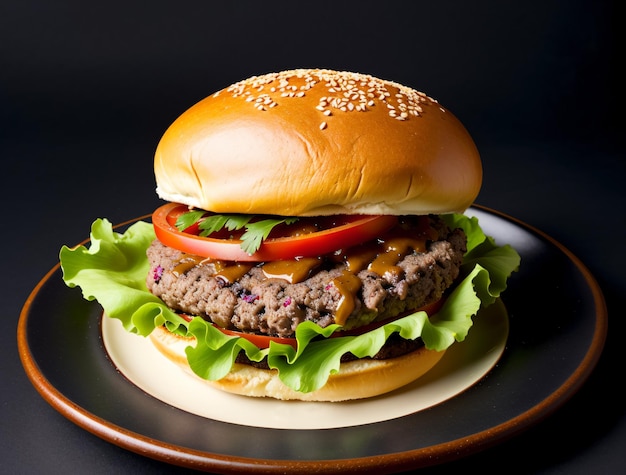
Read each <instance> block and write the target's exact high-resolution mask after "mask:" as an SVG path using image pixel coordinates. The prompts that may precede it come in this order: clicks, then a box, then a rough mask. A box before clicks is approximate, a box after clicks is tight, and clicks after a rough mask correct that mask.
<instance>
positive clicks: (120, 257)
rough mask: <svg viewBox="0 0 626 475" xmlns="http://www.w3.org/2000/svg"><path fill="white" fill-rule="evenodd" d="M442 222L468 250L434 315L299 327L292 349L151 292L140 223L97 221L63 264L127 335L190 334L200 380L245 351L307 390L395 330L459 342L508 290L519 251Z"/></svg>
mask: <svg viewBox="0 0 626 475" xmlns="http://www.w3.org/2000/svg"><path fill="white" fill-rule="evenodd" d="M444 219H446V221H447V223H448V224H449V225H450V226H452V227H461V228H463V230H464V231H465V232H466V234H467V236H468V251H467V253H466V256H465V258H464V262H463V268H462V273H463V276H464V277H463V279H462V281H461V282H460V283H459V284H458V285H457V287H456V288H455V289H454V291H453V292H452V293H451V294H450V296H449V297H448V298H447V300H446V303H445V304H444V306H443V307H442V308H441V309H440V310H439V311H438V312H437V313H436V314H435V315H427V314H426V313H425V312H423V311H420V312H415V313H413V314H411V315H408V316H405V317H403V318H400V319H398V320H395V321H393V322H391V323H387V324H385V325H383V326H381V327H379V328H377V329H375V330H372V331H370V332H368V333H365V334H362V335H358V336H339V337H332V338H328V337H330V336H331V334H333V333H334V332H335V331H336V330H338V329H339V328H340V326H339V325H330V326H328V327H326V328H321V327H320V326H319V325H316V324H315V323H313V322H303V323H301V324H300V325H298V328H297V330H296V340H297V349H294V348H293V347H292V346H291V345H285V344H280V343H275V342H272V343H271V344H270V346H269V348H265V349H259V348H258V347H256V346H255V345H254V344H253V343H251V342H250V341H248V340H246V339H244V338H240V337H237V336H229V335H225V334H224V333H222V332H221V331H219V330H218V329H217V328H215V327H213V326H212V325H211V324H210V323H208V322H207V321H205V320H204V319H202V318H200V317H195V318H194V319H192V320H191V322H187V321H186V320H184V319H183V318H181V317H180V316H179V315H177V314H176V313H175V312H173V311H172V310H170V309H169V308H168V307H167V306H166V305H165V304H164V303H163V302H162V301H161V300H160V299H159V298H157V297H155V296H154V295H152V294H151V293H150V292H149V291H148V289H147V287H146V284H145V278H146V275H147V274H148V272H150V269H149V265H148V260H147V258H146V250H147V248H148V246H149V245H150V243H151V242H152V240H153V239H155V235H154V230H153V227H152V225H151V224H149V223H146V222H142V221H140V222H137V223H135V224H133V225H132V226H130V227H129V228H128V229H127V230H126V232H124V233H123V234H120V233H117V232H115V231H114V230H113V226H112V225H111V223H110V222H109V221H108V220H106V219H98V220H96V221H95V222H94V223H93V225H92V228H91V233H90V247H89V248H87V247H86V246H84V245H81V246H77V247H75V248H69V247H67V246H63V247H62V249H61V251H60V261H61V269H62V272H63V280H64V281H65V283H66V284H67V285H68V286H69V287H76V286H79V287H80V288H81V290H82V294H83V297H84V298H85V299H87V300H97V301H98V303H99V304H100V305H101V306H102V308H103V309H104V312H105V314H106V315H107V316H108V317H111V318H117V319H119V320H120V321H121V322H122V324H123V326H124V328H125V329H126V330H127V331H130V332H133V333H137V334H139V335H142V336H147V335H149V334H150V333H151V332H152V330H153V329H154V328H156V327H157V326H160V325H166V326H167V328H168V329H169V330H170V331H173V332H176V333H179V334H181V335H188V336H194V337H195V339H196V344H195V346H189V347H188V348H187V349H186V353H187V359H188V361H189V365H190V367H191V368H192V370H193V371H194V372H195V373H196V374H198V375H199V376H200V377H202V378H205V379H209V380H216V379H220V378H222V377H224V376H225V375H226V374H228V372H229V371H230V370H231V368H232V365H233V364H234V361H235V358H236V356H237V354H239V352H240V351H244V352H245V354H246V356H247V357H248V358H249V359H250V360H252V361H261V360H262V359H263V358H265V357H267V361H268V364H269V366H270V367H271V368H274V369H276V370H277V371H278V372H279V376H280V379H281V381H283V382H284V383H285V384H286V385H287V386H289V387H290V388H292V389H294V390H297V391H302V392H310V391H314V390H316V389H319V388H320V387H322V386H323V385H324V384H325V383H326V381H327V379H328V377H329V376H330V375H331V374H333V373H335V372H336V371H338V370H339V364H340V359H341V356H342V355H344V354H345V353H348V352H350V353H353V354H354V355H356V356H357V357H365V356H373V355H375V354H376V353H377V352H378V351H379V350H380V348H381V347H382V346H383V345H384V343H385V341H386V340H387V338H388V337H389V336H390V335H391V334H393V333H399V334H400V336H401V337H402V338H405V339H410V340H412V339H415V338H422V340H423V341H424V344H425V345H426V347H427V348H429V349H433V350H437V351H442V350H445V349H446V348H448V347H449V346H450V345H452V344H453V343H454V342H455V341H463V340H464V339H465V337H466V336H467V334H468V332H469V330H470V328H471V327H472V324H473V320H472V319H473V317H474V316H475V315H476V314H477V312H478V310H479V309H480V307H481V306H488V305H490V304H492V303H493V302H494V301H495V300H496V299H497V298H498V297H499V296H500V294H501V293H502V292H503V291H504V290H505V289H506V282H507V279H508V277H509V276H510V275H511V273H512V272H514V271H516V270H517V268H518V267H519V263H520V256H519V254H518V253H517V252H516V251H515V250H514V249H513V248H512V247H511V246H509V245H505V246H498V245H496V244H495V242H494V240H493V239H492V238H491V237H488V236H485V234H484V233H483V231H482V230H481V229H480V226H479V225H478V220H477V219H476V218H469V217H467V216H465V215H460V214H455V215H445V216H444ZM319 336H322V337H324V338H321V339H320V338H318V337H319Z"/></svg>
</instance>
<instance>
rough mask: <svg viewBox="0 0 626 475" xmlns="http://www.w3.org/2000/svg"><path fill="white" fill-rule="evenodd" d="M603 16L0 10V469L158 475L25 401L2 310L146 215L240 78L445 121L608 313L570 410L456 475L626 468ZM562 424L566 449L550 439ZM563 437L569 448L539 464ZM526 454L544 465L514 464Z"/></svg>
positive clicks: (489, 7)
mask: <svg viewBox="0 0 626 475" xmlns="http://www.w3.org/2000/svg"><path fill="white" fill-rule="evenodd" d="M617 7H618V2H616V1H615V2H611V1H607V0H604V1H591V0H587V1H580V0H579V1H565V0H563V1H554V0H552V1H551V0H547V1H526V2H507V1H497V0H485V1H476V2H464V1H451V0H448V1H446V0H442V1H438V2H423V1H413V2H410V1H404V2H400V1H396V2H392V1H387V2H381V1H377V2H374V1H370V0H362V1H343V2H342V1H339V0H335V1H326V0H318V1H316V2H294V1H290V2H286V1H281V0H278V1H274V2H252V1H231V2H209V1H199V0H193V1H192V0H179V1H176V2H174V1H164V0H154V1H150V2H132V1H124V2H120V1H117V0H114V1H107V2H84V1H78V0H73V1H72V0H60V1H54V2H52V1H43V0H22V1H14V2H7V1H4V2H2V3H0V154H1V155H0V156H1V158H2V166H3V167H4V171H3V172H2V174H1V180H2V181H1V183H2V191H3V193H4V197H5V203H4V213H3V215H4V219H3V220H2V237H1V238H0V239H2V243H3V244H4V246H3V248H4V249H5V253H6V256H5V258H6V259H7V260H8V262H7V263H5V265H7V269H6V272H4V273H3V275H2V293H3V298H4V299H5V300H6V304H5V306H4V309H3V310H2V311H1V314H2V321H3V324H4V326H5V328H6V329H7V332H5V334H3V335H2V345H1V346H0V347H1V348H2V358H1V359H0V362H1V363H0V365H1V368H2V374H1V378H2V380H3V381H2V382H3V386H2V389H1V391H0V394H2V402H1V404H0V408H1V411H2V423H1V425H0V427H2V430H1V432H0V437H1V439H0V442H1V444H2V450H3V452H2V464H4V465H5V466H7V467H8V468H9V469H12V470H9V471H12V472H14V473H20V472H22V473H30V472H32V471H35V470H38V471H43V472H44V473H45V472H54V471H55V467H58V468H59V470H60V471H67V470H70V469H72V468H73V469H76V470H77V471H79V472H81V471H87V470H89V471H91V472H94V473H106V472H108V471H109V470H110V469H111V466H115V464H119V467H121V468H123V469H126V470H128V471H130V470H133V471H135V472H137V473H140V472H143V473H148V472H154V471H165V470H167V469H168V467H167V466H164V465H162V464H158V463H156V462H153V461H151V460H148V459H144V458H142V457H139V456H135V455H134V454H130V453H126V452H124V451H121V450H117V449H116V448H115V447H113V446H111V445H110V444H108V443H106V442H101V441H100V440H98V439H96V438H94V437H92V436H87V435H86V434H85V435H83V431H82V430H80V429H78V428H76V427H75V426H74V425H73V424H71V423H70V422H67V421H66V420H65V419H63V418H62V417H61V416H59V415H57V414H56V413H55V412H54V411H53V410H52V409H51V408H50V407H48V406H47V405H46V404H45V402H43V401H42V400H41V399H40V398H39V396H38V395H37V394H36V392H35V391H34V390H33V388H32V387H31V386H30V384H29V382H28V380H27V379H26V377H25V375H24V373H23V370H22V369H21V365H20V363H19V359H18V356H17V351H16V345H15V331H14V330H15V327H16V325H17V318H18V315H19V310H20V308H21V305H22V303H23V302H24V300H25V299H26V297H27V295H28V293H29V292H30V290H31V289H32V287H33V286H34V285H35V284H36V283H37V281H38V280H39V278H41V277H42V276H43V274H44V273H45V272H46V271H47V270H48V269H49V268H50V267H52V266H53V265H54V264H55V263H56V260H57V252H58V249H59V248H60V246H61V245H62V244H74V243H76V242H79V241H81V240H82V239H84V238H85V237H86V234H87V230H88V229H89V225H90V223H91V221H92V220H93V219H94V217H97V216H106V217H109V218H110V219H111V220H112V221H113V222H120V221H123V220H126V219H130V218H134V217H136V216H139V215H142V214H144V213H146V212H149V211H150V210H151V209H152V207H153V205H156V204H158V203H159V201H158V200H157V198H156V196H155V195H154V182H153V176H152V169H151V168H152V154H153V152H154V148H155V147H156V143H157V141H158V139H159V137H160V136H161V134H162V133H163V131H164V130H165V128H166V127H167V126H168V125H169V123H170V122H171V121H172V120H174V119H175V118H176V117H177V116H178V115H179V114H180V113H181V112H182V111H184V110H185V109H186V108H187V107H189V106H191V105H192V104H193V103H195V102H197V101H198V100H200V99H202V98H203V97H205V96H206V95H208V94H210V93H212V92H213V91H215V90H217V89H219V88H222V87H225V86H227V85H228V84H230V83H232V82H234V81H237V80H240V79H243V78H245V77H248V76H251V75H255V74H262V73H265V72H270V71H277V70H282V69H289V68H298V67H324V68H334V69H346V70H354V71H359V72H364V73H370V74H373V75H376V76H380V77H383V78H386V79H392V80H395V81H398V82H401V83H404V84H406V85H409V86H412V87H415V88H417V89H419V90H423V91H425V92H427V93H428V94H429V95H431V96H433V97H435V98H437V99H438V100H439V101H440V102H441V103H442V104H444V105H445V106H446V107H448V108H449V109H451V110H452V111H453V112H454V113H455V115H457V116H458V117H459V118H460V119H461V120H462V121H463V122H464V123H465V125H466V126H467V128H468V129H469V131H470V132H471V133H472V135H473V136H474V139H475V141H476V143H477V145H478V147H479V149H480V150H481V154H482V156H483V161H484V166H485V180H484V185H483V190H482V191H481V194H480V195H479V199H478V200H477V201H478V203H480V204H484V205H487V206H489V207H492V208H495V209H498V210H501V211H503V212H506V213H508V214H511V215H513V216H515V217H518V218H520V219H522V220H524V221H526V222H528V223H530V224H532V225H534V226H536V227H539V228H540V229H542V230H544V231H546V232H548V234H550V235H552V236H554V237H555V238H557V239H558V240H559V241H561V242H563V243H564V244H565V245H566V246H568V247H570V248H571V249H572V250H573V251H574V252H575V253H576V254H578V255H580V256H581V258H583V260H584V261H585V262H586V263H587V264H588V266H589V267H590V268H591V270H592V272H594V274H595V275H596V276H597V278H598V280H599V281H600V283H601V285H602V286H603V289H604V291H605V295H606V296H607V302H608V304H609V311H610V315H611V316H613V315H615V314H617V315H616V316H615V317H614V318H613V320H612V321H611V325H612V326H611V332H610V336H609V344H610V345H608V346H607V351H606V354H607V355H609V356H605V357H604V358H603V364H602V365H601V366H600V367H599V369H598V371H597V374H598V375H597V376H594V378H592V381H590V383H589V384H588V385H587V386H586V387H585V391H584V392H583V393H582V395H581V396H579V397H578V398H577V399H575V401H573V403H572V405H570V406H567V407H566V408H564V410H563V411H561V412H559V413H558V414H557V415H555V416H554V417H553V418H552V419H551V421H552V422H550V421H549V422H546V424H547V425H543V426H541V427H540V428H539V429H537V430H535V431H531V432H530V434H528V435H526V436H522V437H521V438H520V439H519V440H518V441H516V442H515V443H512V444H508V445H505V446H504V447H503V448H502V449H501V450H500V451H492V452H490V453H488V455H487V456H486V457H484V458H480V457H478V458H474V459H470V460H468V461H466V462H465V463H466V464H471V463H473V464H474V465H473V467H481V468H482V469H484V468H485V467H486V462H487V461H488V460H494V461H495V462H497V463H498V464H501V463H503V460H502V459H503V458H516V459H519V460H520V462H518V465H517V466H518V467H519V471H520V473H521V472H542V473H588V472H589V470H590V469H592V468H598V467H601V468H604V469H605V470H604V471H605V472H606V473H611V471H612V470H615V469H616V468H617V467H622V468H623V467H624V466H626V461H625V459H624V457H625V456H624V453H623V451H622V449H621V448H622V447H623V445H624V442H626V440H625V434H626V427H625V426H626V422H624V417H623V414H624V412H623V409H622V404H621V403H620V402H619V397H618V395H617V394H616V393H614V392H613V391H612V383H613V376H612V374H613V373H612V371H613V364H614V363H613V361H616V360H617V358H621V359H622V361H623V357H621V356H618V355H619V353H618V351H617V348H618V346H619V344H618V343H617V342H616V340H615V339H616V338H619V336H613V335H619V334H620V332H623V330H624V324H623V323H622V322H621V321H620V320H619V318H620V314H621V313H623V311H622V310H621V309H623V308H624V307H623V305H622V304H623V303H624V299H623V297H622V295H623V292H624V291H626V288H625V285H624V279H623V277H622V276H623V269H622V267H623V264H624V261H625V259H624V252H623V251H622V250H621V248H619V244H618V245H617V246H615V245H614V243H615V240H616V239H617V240H618V241H622V240H623V239H624V238H625V237H626V222H625V220H624V218H623V215H622V214H620V210H621V209H622V205H623V203H624V198H625V194H624V190H623V186H622V181H623V179H624V178H625V177H626V167H625V165H624V158H625V157H624V140H623V135H624V134H623V126H624V120H623V112H622V111H623V107H624V92H623V84H624V76H623V74H622V73H621V64H620V63H621V62H622V59H623V56H624V54H623V49H621V47H620V46H619V45H620V39H623V38H621V37H623V35H622V34H621V33H620V29H621V27H622V25H621V23H622V22H621V19H620V16H619V14H618V8H617ZM596 240H598V241H596ZM616 247H617V249H616V250H613V248H616ZM7 249H8V251H7ZM530 298H538V299H540V298H545V297H536V296H531V297H530ZM9 330H10V331H9ZM611 343H612V344H611ZM5 382H6V384H4V383H5ZM591 408H593V409H591ZM571 423H574V424H579V425H578V426H577V427H578V431H574V432H571V431H566V430H564V429H563V427H564V426H568V425H569V424H571ZM581 428H582V429H583V430H580V429H581ZM560 438H563V439H564V441H565V442H564V445H565V446H569V447H570V448H569V449H561V450H557V449H556V448H555V447H554V446H553V444H554V440H555V439H560ZM64 440H66V442H65V443H64ZM516 444H519V447H520V448H521V449H520V450H517V449H516V448H515V447H516ZM548 446H549V447H550V448H548ZM527 451H532V452H535V453H539V454H541V457H543V459H545V460H547V461H546V462H540V461H539V460H538V459H539V457H537V458H534V457H530V458H526V457H523V455H524V454H523V453H522V452H527ZM53 460H54V461H55V462H54V463H52V461H53ZM55 464H56V465H55ZM470 466H472V465H470ZM455 467H456V468H459V467H463V465H462V464H461V465H456V466H455ZM448 468H450V467H448ZM515 472H516V470H515V469H511V473H515Z"/></svg>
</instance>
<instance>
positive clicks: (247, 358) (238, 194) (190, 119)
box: [60, 69, 519, 401]
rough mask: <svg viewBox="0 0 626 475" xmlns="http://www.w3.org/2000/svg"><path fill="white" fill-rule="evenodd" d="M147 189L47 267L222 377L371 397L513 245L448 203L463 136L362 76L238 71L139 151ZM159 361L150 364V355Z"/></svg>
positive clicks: (500, 267) (233, 384) (298, 395)
mask: <svg viewBox="0 0 626 475" xmlns="http://www.w3.org/2000/svg"><path fill="white" fill-rule="evenodd" d="M154 175H155V179H156V192H157V194H158V196H159V197H160V198H162V199H163V200H164V201H165V204H164V205H163V206H161V207H159V208H158V209H157V210H155V211H154V213H153V214H152V216H151V222H150V223H149V222H147V221H139V222H137V223H135V224H133V225H132V226H130V227H129V228H128V229H127V230H126V231H125V232H124V233H123V234H119V233H117V232H116V231H115V230H114V229H113V227H112V225H111V223H110V222H109V221H108V220H106V219H98V220H96V221H95V222H94V224H93V226H92V230H91V235H90V241H91V246H90V248H87V247H85V246H77V247H75V248H69V247H67V246H64V247H63V249H62V250H61V254H60V259H61V266H62V269H63V278H64V280H65V282H66V283H67V285H69V286H70V287H74V286H80V287H81V288H82V291H83V295H84V297H85V298H87V299H89V300H93V299H96V300H98V302H99V303H100V304H101V305H102V307H103V308H104V312H105V314H106V315H107V316H108V317H112V318H118V319H119V320H121V321H122V324H123V325H124V326H125V328H126V329H127V330H128V331H131V332H135V333H138V334H140V335H143V336H146V337H148V338H149V339H150V341H151V342H152V343H153V344H154V345H155V347H156V348H157V349H158V350H159V351H160V352H161V353H162V354H163V355H164V357H165V359H167V360H170V361H172V362H174V363H175V364H177V365H179V366H181V367H182V368H183V369H184V370H186V371H189V372H192V373H193V374H194V375H196V376H198V377H200V378H202V379H204V380H206V382H207V384H210V385H212V386H214V387H217V388H219V389H221V390H225V391H229V392H232V393H236V394H241V395H246V396H259V397H272V398H277V399H285V400H292V399H295V400H308V401H344V400H351V399H359V398H366V397H372V396H377V395H380V394H384V393H387V392H389V391H393V390H394V389H397V388H399V387H402V386H405V385H407V384H408V383H410V382H412V381H414V380H416V379H417V378H419V377H420V376H421V375H423V374H424V373H426V372H427V371H428V370H430V369H431V368H432V367H433V366H434V365H436V363H437V362H438V361H439V360H440V358H441V357H442V355H443V354H444V353H445V351H446V349H447V348H448V347H449V346H450V345H452V344H454V343H455V342H458V341H462V340H463V339H464V338H465V337H466V336H467V334H468V332H469V330H470V328H471V326H472V319H473V318H474V317H475V316H476V315H477V313H478V311H479V309H480V308H481V307H484V306H487V305H490V304H491V303H493V301H495V299H497V298H498V297H499V296H500V294H501V292H502V291H504V289H505V288H506V281H507V278H508V277H509V275H510V274H511V273H512V272H513V271H515V270H516V269H517V267H518V265H519V255H518V254H517V253H516V252H515V251H514V250H513V249H512V248H511V247H510V246H508V245H504V246H499V245H496V243H495V242H494V241H493V239H491V238H490V237H487V236H485V235H484V233H483V232H482V231H481V230H480V227H479V226H478V223H477V221H476V219H475V218H469V217H467V216H465V215H464V214H463V212H464V211H465V210H467V208H468V207H469V206H470V205H471V204H472V203H473V202H474V200H475V199H476V197H477V195H478V192H479V190H480V187H481V182H482V166H481V160H480V156H479V153H478V151H477V148H476V146H475V144H474V142H473V140H472V138H471V137H470V135H469V133H468V132H467V130H466V129H465V128H464V126H463V125H462V124H461V122H460V121H459V120H458V119H457V118H456V117H455V116H454V115H453V114H452V113H451V112H450V111H448V110H447V109H445V108H444V107H443V106H441V105H440V104H439V103H438V102H437V101H436V100H434V99H432V98H431V97H429V96H427V95H426V94H424V93H421V92H418V91H416V90H414V89H412V88H409V87H406V86H403V85H401V84H398V83H396V82H393V81H388V80H382V79H378V78H375V77H372V76H370V75H366V74H358V73H351V72H344V71H332V70H324V69H300V70H291V71H283V72H279V73H271V74H265V75H261V76H254V77H251V78H248V79H245V80H242V81H240V82H237V83H235V84H233V85H231V86H229V87H226V88H224V89H223V90H220V91H218V92H216V93H214V94H212V95H210V96H208V97H206V98H205V99H203V100H201V101H200V102H198V103H197V104H195V105H194V106H192V107H191V108H190V109H188V110H187V111H185V112H184V113H183V114H182V115H181V116H180V117H178V118H177V119H176V120H175V121H174V122H173V123H172V124H171V126H170V127H169V128H168V129H167V130H166V131H165V133H164V135H163V137H162V138H161V140H160V142H159V144H158V146H157V148H156V153H155V158H154ZM164 363H165V361H164Z"/></svg>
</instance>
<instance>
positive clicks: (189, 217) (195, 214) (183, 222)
mask: <svg viewBox="0 0 626 475" xmlns="http://www.w3.org/2000/svg"><path fill="white" fill-rule="evenodd" d="M204 213H205V212H204V211H187V212H186V213H183V214H181V215H180V216H179V217H178V218H176V227H177V228H178V230H179V231H184V230H185V229H187V228H188V227H189V226H191V225H193V224H195V223H196V222H197V221H198V220H199V219H200V218H202V216H203V215H204Z"/></svg>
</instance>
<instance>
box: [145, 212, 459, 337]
mask: <svg viewBox="0 0 626 475" xmlns="http://www.w3.org/2000/svg"><path fill="white" fill-rule="evenodd" d="M429 219H430V227H431V235H430V239H429V240H428V241H427V242H426V249H425V251H424V252H412V253H410V254H408V255H406V256H404V257H402V258H401V260H400V261H399V262H398V263H396V264H395V268H396V269H397V268H400V269H401V271H400V272H389V273H384V275H378V274H377V273H375V272H372V271H371V270H367V269H364V270H361V271H359V272H357V273H356V274H355V275H356V276H357V277H358V278H359V279H360V281H361V286H360V289H359V291H358V292H356V293H355V294H354V295H349V296H346V295H344V294H342V292H341V291H340V289H339V288H338V286H337V285H335V284H334V283H333V280H334V279H336V278H337V277H339V276H340V275H341V274H342V272H344V271H345V269H346V264H345V263H344V262H337V260H336V259H333V258H331V257H330V256H329V257H328V258H326V259H320V265H319V266H317V267H316V268H315V269H314V271H313V272H312V273H311V274H312V275H310V276H309V277H308V278H307V279H306V280H304V281H302V282H297V283H289V282H288V281H286V280H283V279H276V278H272V279H268V278H267V277H266V276H265V275H264V273H263V269H262V263H260V264H259V265H255V266H253V267H251V268H250V269H249V271H248V272H247V273H245V274H244V275H243V276H242V277H240V278H238V279H237V280H235V281H234V282H232V283H230V282H227V281H225V280H224V279H221V278H219V276H218V270H219V268H220V267H219V266H220V265H222V264H220V263H217V262H213V261H211V260H210V259H208V260H203V261H202V262H200V259H195V260H192V261H191V262H192V264H191V265H188V266H187V268H185V271H184V272H181V271H180V270H177V269H180V267H181V262H185V259H189V256H186V255H185V254H184V253H182V252H181V251H178V250H176V249H172V248H169V247H166V246H164V245H163V244H161V243H160V242H159V241H157V240H155V241H154V242H153V243H152V244H151V246H150V248H149V249H148V252H147V255H148V258H149V261H150V268H151V271H150V272H149V273H148V276H147V279H146V283H147V286H148V289H149V290H150V291H151V292H152V293H153V294H154V295H156V296H158V297H159V298H161V299H162V300H163V302H165V304H166V305H167V306H168V307H170V308H172V309H174V310H176V311H179V312H182V313H187V314H189V315H199V316H202V317H203V318H205V319H206V320H208V321H211V322H213V323H215V324H216V325H218V326H220V327H222V328H227V329H234V330H240V331H245V332H253V333H259V334H264V335H269V336H280V337H291V336H293V335H294V333H295V329H296V327H297V326H298V324H299V323H301V322H303V321H306V320H310V321H313V322H315V323H317V324H318V325H320V326H322V327H326V326H327V325H330V324H332V323H335V315H336V314H337V312H338V309H339V308H340V306H341V304H342V299H344V298H354V307H353V310H352V311H351V312H350V314H349V316H348V318H347V320H346V321H345V323H344V328H345V329H350V328H355V327H359V326H362V325H365V324H368V323H371V322H372V321H380V320H385V319H388V318H392V317H396V316H398V315H400V314H402V313H405V312H407V311H410V310H413V309H416V308H419V307H421V306H424V305H427V304H429V303H433V302H435V301H437V300H439V299H440V298H441V297H442V296H443V294H444V292H445V290H446V289H447V288H448V287H450V285H451V284H452V282H453V281H454V280H455V279H456V278H457V276H458V274H459V268H460V266H461V262H462V260H463V255H464V254H465V251H466V237H465V234H464V233H463V231H462V230H460V229H455V230H450V229H449V228H448V227H447V226H446V225H445V224H444V223H443V221H442V220H441V219H440V218H438V217H437V216H431V217H430V218H429ZM407 220H408V221H405V226H406V223H407V222H410V219H409V218H407Z"/></svg>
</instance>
